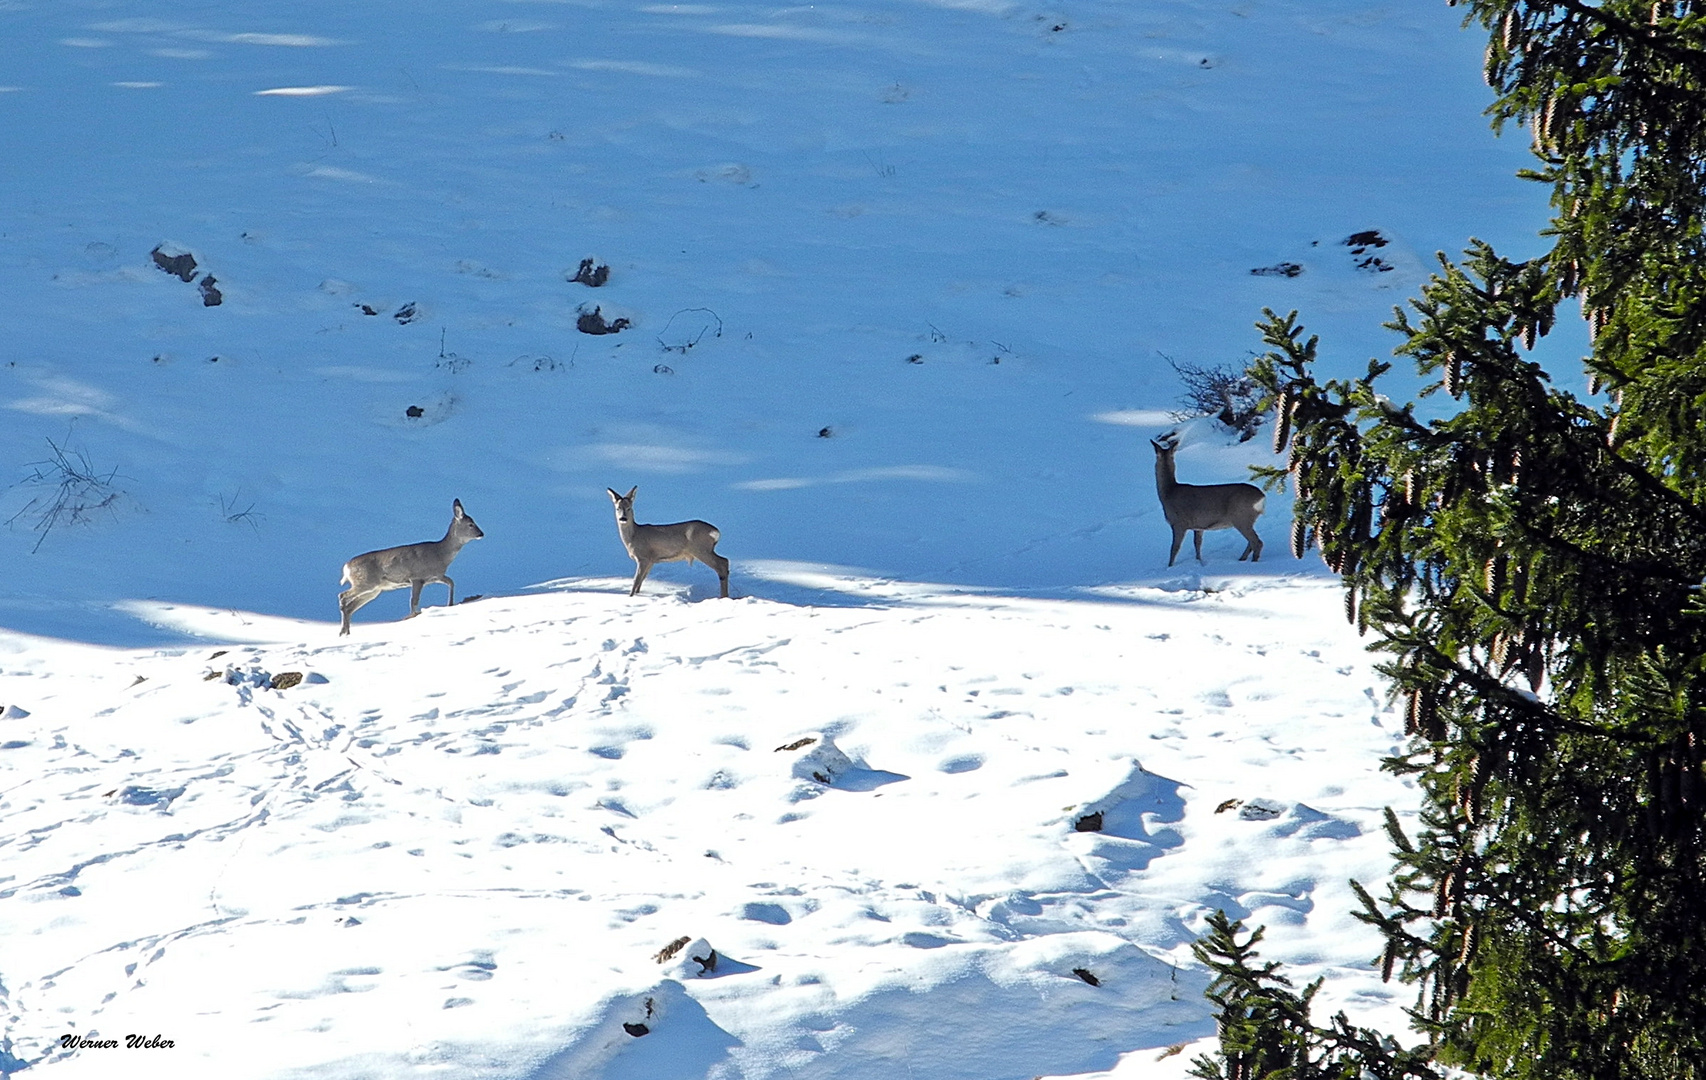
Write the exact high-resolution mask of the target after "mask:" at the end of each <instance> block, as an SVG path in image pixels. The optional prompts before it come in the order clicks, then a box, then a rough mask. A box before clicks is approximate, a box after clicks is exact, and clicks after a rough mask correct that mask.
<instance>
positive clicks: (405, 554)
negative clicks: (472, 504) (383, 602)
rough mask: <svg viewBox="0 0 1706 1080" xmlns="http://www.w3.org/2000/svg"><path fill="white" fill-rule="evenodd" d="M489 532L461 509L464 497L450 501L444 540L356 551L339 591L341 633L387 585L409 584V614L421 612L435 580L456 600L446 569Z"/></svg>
mask: <svg viewBox="0 0 1706 1080" xmlns="http://www.w3.org/2000/svg"><path fill="white" fill-rule="evenodd" d="M484 535H486V534H485V533H484V532H481V531H480V527H479V526H478V525H476V524H474V519H473V518H471V517H469V516H468V515H467V513H466V512H464V511H463V509H462V500H461V499H456V500H454V501H453V502H452V503H451V517H450V528H449V529H448V530H447V531H446V532H445V534H444V539H443V540H427V541H424V542H422V543H419V544H404V545H403V546H402V547H393V548H384V549H381V550H379V551H369V552H367V553H366V554H364V555H357V556H356V557H355V558H353V559H351V560H350V561H349V562H347V563H344V576H343V578H342V581H341V583H342V584H345V585H348V586H349V588H348V589H347V590H345V591H344V592H341V593H339V594H338V609H339V610H340V611H342V612H343V615H344V626H343V629H342V630H339V631H338V636H339V637H342V636H343V635H345V634H347V633H349V617H350V616H351V615H354V614H355V613H356V612H357V611H358V610H360V609H361V607H362V605H364V604H366V603H367V602H368V601H369V600H372V599H373V598H374V597H375V596H378V595H379V594H380V593H382V592H385V591H386V590H388V589H402V588H408V589H411V590H413V591H412V592H410V594H409V618H411V619H412V618H414V617H415V616H416V615H419V614H420V613H421V590H422V589H424V588H426V587H427V586H428V585H431V584H433V583H435V582H436V583H438V584H442V585H444V586H446V587H448V588H449V589H450V603H451V604H452V605H454V604H455V603H456V582H454V581H451V580H450V577H449V576H448V575H447V574H446V573H445V571H446V570H449V569H450V562H451V560H452V559H454V558H456V554H457V552H459V551H461V550H462V546H463V545H464V544H466V543H467V542H468V541H470V540H478V539H479V538H480V537H482V536H484Z"/></svg>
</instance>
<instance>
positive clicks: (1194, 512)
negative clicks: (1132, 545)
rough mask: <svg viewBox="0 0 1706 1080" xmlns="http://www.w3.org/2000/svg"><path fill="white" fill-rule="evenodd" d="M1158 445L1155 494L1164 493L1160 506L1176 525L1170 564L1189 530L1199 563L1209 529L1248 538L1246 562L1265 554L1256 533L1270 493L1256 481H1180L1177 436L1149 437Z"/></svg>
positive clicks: (1170, 564) (1240, 559)
mask: <svg viewBox="0 0 1706 1080" xmlns="http://www.w3.org/2000/svg"><path fill="white" fill-rule="evenodd" d="M1149 445H1151V446H1153V447H1155V493H1156V494H1157V495H1159V496H1161V509H1162V511H1163V512H1164V513H1165V514H1166V515H1167V524H1169V525H1171V526H1172V527H1173V550H1172V551H1171V552H1170V553H1168V555H1167V565H1168V566H1172V565H1173V560H1174V559H1176V558H1178V557H1179V545H1180V544H1182V543H1184V542H1185V534H1186V533H1187V532H1189V533H1194V534H1195V538H1196V551H1197V562H1202V534H1203V533H1205V532H1207V531H1209V530H1210V529H1237V530H1238V531H1239V532H1240V533H1241V534H1243V537H1244V539H1245V540H1246V541H1248V543H1247V544H1245V546H1244V554H1242V555H1240V556H1238V561H1239V562H1243V561H1244V560H1245V559H1246V558H1248V559H1249V560H1250V561H1251V562H1256V561H1258V560H1259V559H1261V557H1262V538H1261V537H1259V536H1257V535H1256V519H1257V518H1258V517H1260V516H1261V514H1262V511H1263V510H1264V509H1265V508H1266V507H1267V501H1268V499H1267V496H1266V495H1263V494H1262V489H1261V488H1258V487H1256V486H1255V485H1254V484H1181V483H1179V480H1178V477H1177V476H1175V475H1174V473H1173V451H1175V450H1177V449H1178V448H1179V443H1178V439H1177V438H1175V437H1174V436H1172V435H1163V436H1161V439H1160V440H1159V441H1157V440H1155V439H1150V440H1149Z"/></svg>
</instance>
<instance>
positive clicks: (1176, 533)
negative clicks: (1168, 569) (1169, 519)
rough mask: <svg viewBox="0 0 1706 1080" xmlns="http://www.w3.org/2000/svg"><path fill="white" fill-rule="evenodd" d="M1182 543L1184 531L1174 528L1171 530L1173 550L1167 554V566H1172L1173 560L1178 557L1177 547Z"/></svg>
mask: <svg viewBox="0 0 1706 1080" xmlns="http://www.w3.org/2000/svg"><path fill="white" fill-rule="evenodd" d="M1184 542H1185V530H1184V529H1181V528H1178V527H1176V526H1175V527H1174V529H1173V550H1172V551H1170V552H1168V553H1167V565H1168V566H1172V565H1173V560H1174V559H1177V558H1178V557H1179V545H1180V544H1182V543H1184Z"/></svg>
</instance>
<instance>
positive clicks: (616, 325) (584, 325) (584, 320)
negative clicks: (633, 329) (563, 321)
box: [575, 307, 634, 334]
mask: <svg viewBox="0 0 1706 1080" xmlns="http://www.w3.org/2000/svg"><path fill="white" fill-rule="evenodd" d="M632 325H634V324H633V323H631V322H629V321H628V320H627V319H616V320H614V321H612V322H605V321H604V314H603V312H602V311H601V310H600V309H599V308H596V307H595V308H593V309H592V310H591V311H582V312H581V313H580V317H579V318H578V319H576V320H575V329H576V330H579V331H580V332H581V333H583V334H619V333H621V332H622V331H624V330H626V329H628V328H629V327H630V326H632Z"/></svg>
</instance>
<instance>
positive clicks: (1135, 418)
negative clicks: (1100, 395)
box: [1090, 409, 1178, 427]
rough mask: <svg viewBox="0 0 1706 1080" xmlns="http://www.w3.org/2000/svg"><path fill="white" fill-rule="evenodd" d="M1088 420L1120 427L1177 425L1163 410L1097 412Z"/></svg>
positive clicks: (1170, 415)
mask: <svg viewBox="0 0 1706 1080" xmlns="http://www.w3.org/2000/svg"><path fill="white" fill-rule="evenodd" d="M1090 419H1092V420H1094V421H1096V422H1097V423H1101V424H1118V425H1120V426H1121V427H1168V426H1170V425H1172V424H1176V423H1178V421H1176V420H1174V419H1173V414H1172V413H1170V412H1167V411H1165V410H1163V409H1116V410H1114V411H1112V412H1099V413H1094V414H1092V415H1091V417H1090Z"/></svg>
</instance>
